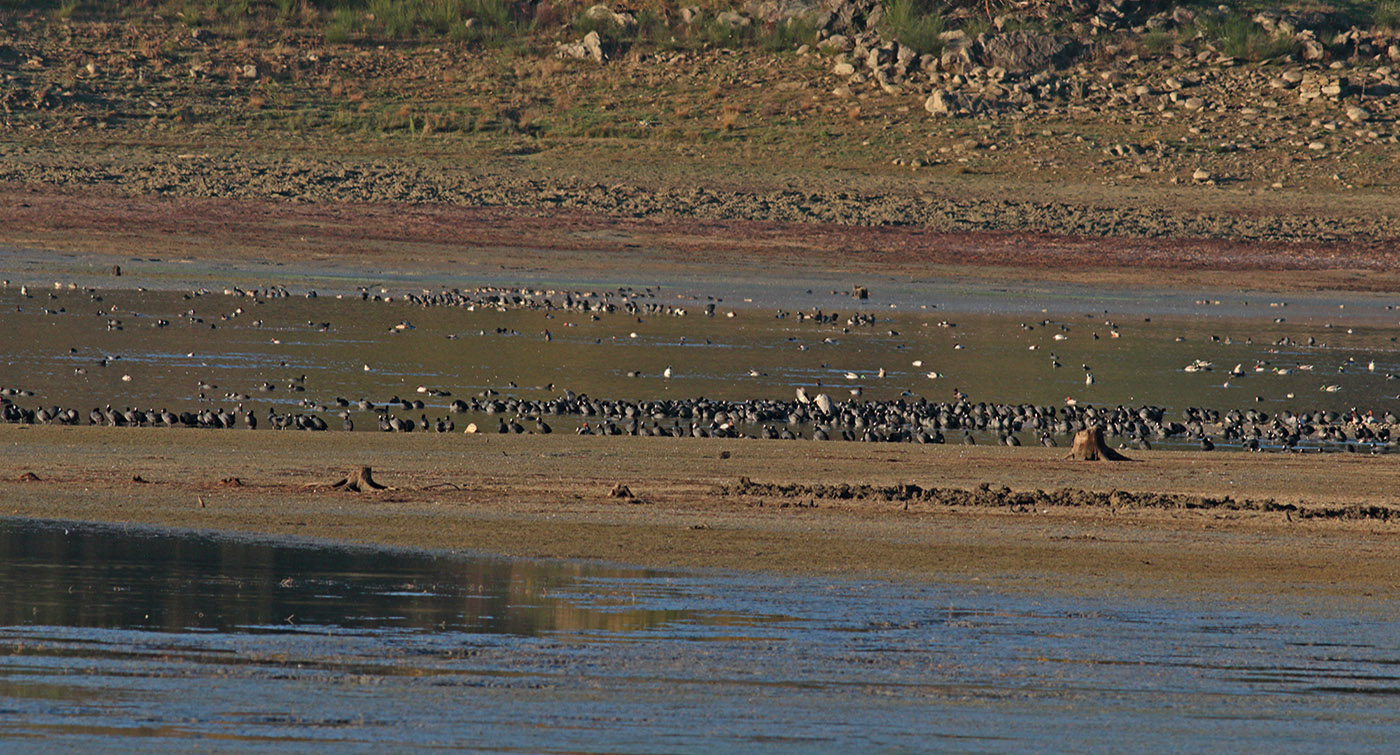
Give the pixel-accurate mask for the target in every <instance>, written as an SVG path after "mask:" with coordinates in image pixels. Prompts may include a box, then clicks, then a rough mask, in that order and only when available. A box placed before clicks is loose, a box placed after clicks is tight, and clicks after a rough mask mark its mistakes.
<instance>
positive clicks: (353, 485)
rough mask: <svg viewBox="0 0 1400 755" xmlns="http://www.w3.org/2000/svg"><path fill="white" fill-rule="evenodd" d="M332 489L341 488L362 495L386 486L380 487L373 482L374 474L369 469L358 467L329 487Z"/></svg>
mask: <svg viewBox="0 0 1400 755" xmlns="http://www.w3.org/2000/svg"><path fill="white" fill-rule="evenodd" d="M331 487H332V488H337V489H340V488H343V489H345V490H349V491H351V492H352V493H364V492H367V491H370V490H384V489H385V488H386V487H388V486H386V485H380V484H379V483H377V482H375V481H374V472H373V471H372V470H371V469H370V468H369V467H360V468H359V469H356V470H354V471H353V472H350V473H348V474H346V475H345V479H343V480H341V481H340V482H337V483H335V484H334V485H331Z"/></svg>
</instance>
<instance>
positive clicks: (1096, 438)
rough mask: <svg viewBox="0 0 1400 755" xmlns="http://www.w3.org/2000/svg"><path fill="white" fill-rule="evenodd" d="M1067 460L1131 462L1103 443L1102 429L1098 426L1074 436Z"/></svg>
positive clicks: (1087, 428)
mask: <svg viewBox="0 0 1400 755" xmlns="http://www.w3.org/2000/svg"><path fill="white" fill-rule="evenodd" d="M1067 458H1070V459H1079V460H1080V461H1132V460H1131V459H1129V458H1128V457H1126V456H1124V455H1123V454H1120V453H1118V452H1117V451H1115V450H1113V449H1112V448H1109V447H1108V445H1107V444H1105V443H1104V442H1103V428H1102V427H1098V426H1095V427H1086V428H1084V429H1083V430H1080V431H1079V432H1077V433H1075V434H1074V446H1073V447H1072V448H1070V452H1069V456H1068V457H1067Z"/></svg>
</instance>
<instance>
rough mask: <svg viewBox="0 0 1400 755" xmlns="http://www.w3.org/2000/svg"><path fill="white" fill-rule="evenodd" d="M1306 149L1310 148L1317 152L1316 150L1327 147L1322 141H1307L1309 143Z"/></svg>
mask: <svg viewBox="0 0 1400 755" xmlns="http://www.w3.org/2000/svg"><path fill="white" fill-rule="evenodd" d="M1308 149H1310V150H1312V151H1314V152H1318V151H1321V150H1324V149H1327V145H1326V144H1325V143H1323V142H1309V143H1308Z"/></svg>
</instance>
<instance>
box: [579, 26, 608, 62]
mask: <svg viewBox="0 0 1400 755" xmlns="http://www.w3.org/2000/svg"><path fill="white" fill-rule="evenodd" d="M583 49H584V51H585V52H587V53H588V57H590V58H592V59H593V61H594V62H597V63H602V62H603V61H604V60H606V59H607V57H608V56H607V53H606V52H605V51H604V50H603V39H602V37H599V36H598V32H596V31H590V32H588V33H587V34H585V35H584V37H583Z"/></svg>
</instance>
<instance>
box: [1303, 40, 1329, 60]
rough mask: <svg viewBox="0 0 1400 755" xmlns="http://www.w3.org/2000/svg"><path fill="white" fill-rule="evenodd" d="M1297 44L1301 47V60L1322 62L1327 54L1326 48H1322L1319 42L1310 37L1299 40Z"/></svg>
mask: <svg viewBox="0 0 1400 755" xmlns="http://www.w3.org/2000/svg"><path fill="white" fill-rule="evenodd" d="M1298 42H1299V43H1300V44H1301V45H1302V52H1301V53H1300V54H1301V55H1302V57H1303V60H1322V58H1323V57H1324V56H1325V55H1326V54H1327V48H1325V47H1323V46H1322V43H1321V42H1319V41H1317V40H1316V39H1315V38H1313V37H1311V36H1309V37H1303V38H1301V39H1299V40H1298Z"/></svg>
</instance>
